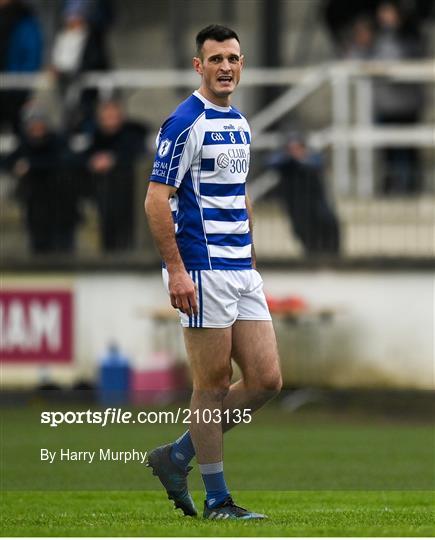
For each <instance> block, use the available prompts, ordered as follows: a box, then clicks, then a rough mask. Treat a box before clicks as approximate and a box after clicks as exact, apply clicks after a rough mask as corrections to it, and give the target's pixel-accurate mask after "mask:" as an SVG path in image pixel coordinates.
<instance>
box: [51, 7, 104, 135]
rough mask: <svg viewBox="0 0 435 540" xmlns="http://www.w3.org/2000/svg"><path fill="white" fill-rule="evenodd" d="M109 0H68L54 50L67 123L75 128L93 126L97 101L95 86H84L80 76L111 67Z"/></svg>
mask: <svg viewBox="0 0 435 540" xmlns="http://www.w3.org/2000/svg"><path fill="white" fill-rule="evenodd" d="M110 6H111V3H110V1H109V0H105V1H104V2H102V1H101V0H66V2H65V4H64V11H63V26H62V28H61V29H60V30H59V32H58V33H57V35H56V37H55V40H54V44H53V50H52V59H51V65H52V72H53V73H54V75H55V76H56V78H57V81H58V84H59V89H60V92H61V95H62V97H63V99H64V100H65V104H64V105H65V118H64V122H65V125H66V126H67V127H68V128H69V129H72V130H80V129H86V128H88V129H90V128H91V125H92V122H93V119H94V114H95V106H96V102H97V97H98V94H97V91H96V90H95V89H90V88H88V89H85V90H81V89H80V88H78V87H77V86H76V84H75V83H77V76H78V75H80V74H81V73H84V72H87V71H104V70H107V69H109V67H110V61H109V57H108V52H107V46H106V33H107V28H108V26H109V24H110V23H111V20H112V13H111V9H110Z"/></svg>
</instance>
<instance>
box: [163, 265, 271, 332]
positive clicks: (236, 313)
mask: <svg viewBox="0 0 435 540" xmlns="http://www.w3.org/2000/svg"><path fill="white" fill-rule="evenodd" d="M162 273H163V282H164V284H165V287H166V290H167V291H168V292H169V290H168V272H167V270H166V268H163V271H162ZM189 274H190V276H191V277H192V279H193V282H194V283H195V284H196V286H197V301H198V315H197V316H196V315H192V317H189V316H188V315H186V314H185V313H181V311H180V310H178V313H179V315H180V321H181V324H182V326H184V327H185V328H226V327H228V326H231V325H232V324H234V322H235V321H236V320H239V321H270V320H271V316H270V313H269V308H268V307H267V302H266V298H265V296H264V292H263V280H262V279H261V276H260V274H259V273H258V272H257V270H254V269H252V270H191V271H190V272H189Z"/></svg>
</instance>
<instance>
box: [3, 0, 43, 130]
mask: <svg viewBox="0 0 435 540" xmlns="http://www.w3.org/2000/svg"><path fill="white" fill-rule="evenodd" d="M41 62H42V36H41V31H40V27H39V24H38V21H37V19H36V17H35V15H34V13H33V10H32V9H31V8H30V7H29V6H27V5H26V4H25V3H24V2H22V1H21V0H0V70H1V71H2V72H3V73H8V74H13V73H16V74H19V73H34V72H36V71H38V70H39V69H40V68H41ZM28 95H29V91H28V90H20V89H17V90H15V89H13V90H1V91H0V123H1V126H2V127H6V128H7V129H13V130H14V131H15V132H18V130H19V125H20V109H21V107H22V105H23V103H24V102H25V101H26V100H27V98H28Z"/></svg>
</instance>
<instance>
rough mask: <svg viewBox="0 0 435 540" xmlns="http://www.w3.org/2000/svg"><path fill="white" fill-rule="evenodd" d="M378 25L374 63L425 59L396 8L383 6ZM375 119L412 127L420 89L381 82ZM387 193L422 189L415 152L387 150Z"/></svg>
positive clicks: (377, 88) (417, 116)
mask: <svg viewBox="0 0 435 540" xmlns="http://www.w3.org/2000/svg"><path fill="white" fill-rule="evenodd" d="M376 22H377V25H378V29H377V33H376V38H375V42H374V46H373V55H372V57H373V59H375V60H396V61H397V60H412V59H416V58H419V57H421V56H423V45H422V41H421V39H420V38H419V36H418V34H417V33H416V32H412V31H411V29H409V28H406V26H405V24H404V21H403V20H402V15H401V13H400V12H399V9H398V7H397V5H396V4H394V3H393V2H383V3H381V4H380V5H379V7H378V10H377V13H376ZM374 107H375V119H376V121H377V122H378V123H380V124H393V125H400V124H402V125H404V124H405V125H412V124H415V123H417V122H418V121H419V120H420V117H421V113H422V110H423V107H424V100H423V91H422V88H421V86H420V85H417V84H412V83H397V82H390V81H385V80H381V79H380V80H379V82H377V83H376V85H375V88H374ZM382 156H383V161H384V178H383V185H382V191H383V192H384V193H391V194H394V193H397V194H405V193H415V192H418V191H419V190H420V188H421V177H422V171H421V164H420V159H419V153H418V150H417V149H416V148H411V147H410V148H400V147H398V148H397V147H396V148H394V147H391V148H386V149H384V150H383V152H382Z"/></svg>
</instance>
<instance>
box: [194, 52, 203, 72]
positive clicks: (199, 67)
mask: <svg viewBox="0 0 435 540" xmlns="http://www.w3.org/2000/svg"><path fill="white" fill-rule="evenodd" d="M192 65H193V69H194V70H195V71H196V72H197V73H198V74H199V75H202V62H201V58H198V57H197V56H195V57H194V58H193V60H192Z"/></svg>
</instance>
